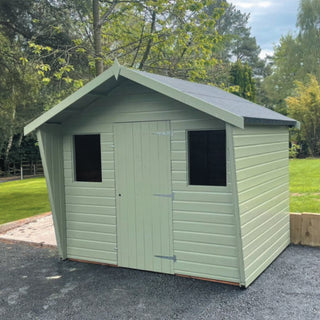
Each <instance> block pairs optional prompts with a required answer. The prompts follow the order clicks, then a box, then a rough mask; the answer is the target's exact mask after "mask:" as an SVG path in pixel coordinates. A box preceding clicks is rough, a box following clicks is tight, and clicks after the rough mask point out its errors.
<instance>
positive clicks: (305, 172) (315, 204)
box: [290, 158, 320, 213]
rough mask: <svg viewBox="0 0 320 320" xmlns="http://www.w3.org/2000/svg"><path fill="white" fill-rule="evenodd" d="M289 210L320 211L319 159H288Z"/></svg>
mask: <svg viewBox="0 0 320 320" xmlns="http://www.w3.org/2000/svg"><path fill="white" fill-rule="evenodd" d="M290 211H291V212H316V213H320V159H311V158H310V159H294V160H290Z"/></svg>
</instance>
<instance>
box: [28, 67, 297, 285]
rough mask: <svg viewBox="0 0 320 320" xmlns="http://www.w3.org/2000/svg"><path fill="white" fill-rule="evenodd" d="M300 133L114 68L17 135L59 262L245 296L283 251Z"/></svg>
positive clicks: (230, 100)
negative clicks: (39, 179) (32, 139)
mask: <svg viewBox="0 0 320 320" xmlns="http://www.w3.org/2000/svg"><path fill="white" fill-rule="evenodd" d="M298 125H299V124H298V122H296V121H295V120H293V119H290V118H288V117H285V116H283V115H280V114H278V113H276V112H273V111H271V110H269V109H266V108H263V107H261V106H259V105H256V104H254V103H251V102H249V101H247V100H244V99H242V98H240V97H237V96H235V95H232V94H230V93H228V92H225V91H223V90H220V89H218V88H216V87H213V86H208V85H203V84H198V83H192V82H188V81H184V80H179V79H174V78H169V77H166V76H160V75H156V74H151V73H146V72H142V71H137V70H133V69H129V68H126V67H124V66H121V65H119V64H118V63H117V62H115V63H114V65H113V66H112V67H111V68H110V69H108V70H106V71H105V72H104V73H102V74H101V75H99V76H98V77H97V78H95V79H94V80H92V81H91V82H89V83H88V84H86V85H85V86H84V87H83V88H81V89H79V90H78V91H77V92H75V93H74V94H72V95H71V96H69V97H68V98H66V99H65V100H63V101H62V102H61V103H59V104H58V105H56V106H55V107H53V108H52V109H50V110H49V111H47V112H46V113H44V114H42V115H41V116H40V117H38V118H37V119H35V120H34V121H32V122H31V123H30V124H28V125H27V126H26V127H25V134H28V133H30V132H32V131H34V130H36V133H37V137H38V142H39V146H40V152H41V157H42V161H43V167H44V171H45V176H46V181H47V186H48V191H49V198H50V203H51V208H52V213H53V220H54V226H55V232H56V238H57V243H58V249H59V254H60V257H61V258H62V259H76V260H81V261H90V262H97V263H104V264H110V265H117V266H119V267H126V268H134V269H141V270H148V271H154V272H163V273H168V274H176V275H183V276H190V277H195V278H203V279H207V280H213V281H220V282H227V283H231V284H237V285H240V286H245V287H247V286H248V285H250V283H252V281H254V280H255V279H256V278H257V277H258V276H259V275H260V274H261V273H262V272H263V271H264V270H265V269H266V268H267V267H268V265H270V263H271V262H272V261H273V260H274V259H275V258H276V257H277V256H278V255H279V254H280V253H281V252H282V251H283V250H284V249H285V248H286V246H287V245H288V244H289V175H288V163H289V161H288V129H289V127H292V126H298Z"/></svg>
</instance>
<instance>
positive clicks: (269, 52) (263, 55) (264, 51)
mask: <svg viewBox="0 0 320 320" xmlns="http://www.w3.org/2000/svg"><path fill="white" fill-rule="evenodd" d="M272 55H273V50H269V49H262V50H261V52H260V54H259V57H260V59H264V58H266V57H267V56H272Z"/></svg>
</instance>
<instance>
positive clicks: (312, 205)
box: [0, 159, 320, 224]
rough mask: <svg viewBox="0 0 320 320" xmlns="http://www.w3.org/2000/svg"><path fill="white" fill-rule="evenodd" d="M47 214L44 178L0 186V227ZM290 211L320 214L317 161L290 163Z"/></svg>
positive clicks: (295, 160)
mask: <svg viewBox="0 0 320 320" xmlns="http://www.w3.org/2000/svg"><path fill="white" fill-rule="evenodd" d="M50 210H51V209H50V204H49V200H48V192H47V187H46V182H45V179H44V178H34V179H26V180H22V181H20V180H19V181H12V182H5V183H1V184H0V224H2V223H6V222H9V221H14V220H18V219H23V218H27V217H31V216H33V215H36V214H40V213H44V212H48V211H50ZM290 211H291V212H317V213H320V159H294V160H290Z"/></svg>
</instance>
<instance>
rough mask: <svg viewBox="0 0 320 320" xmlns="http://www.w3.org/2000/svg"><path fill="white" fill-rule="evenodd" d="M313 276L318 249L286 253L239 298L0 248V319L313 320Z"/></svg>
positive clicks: (189, 283) (208, 286)
mask: <svg viewBox="0 0 320 320" xmlns="http://www.w3.org/2000/svg"><path fill="white" fill-rule="evenodd" d="M319 270H320V249H319V248H309V247H301V246H290V247H289V248H288V249H287V250H286V251H285V252H284V253H282V255H281V256H280V257H279V258H278V259H277V260H276V261H275V262H274V263H273V264H272V265H271V266H270V267H269V268H268V269H267V270H266V271H265V272H264V273H263V274H262V275H261V276H260V277H259V278H258V279H257V280H256V281H255V282H254V283H253V284H252V285H251V286H250V287H249V288H248V289H246V290H241V289H240V288H237V287H231V286H227V285H222V284H216V283H211V282H205V281H200V280H193V279H186V278H179V277H176V276H171V275H165V274H157V273H151V272H144V271H137V270H130V269H121V268H112V267H106V266H100V265H94V264H85V263H78V262H72V261H60V260H59V259H58V256H57V252H56V250H55V249H48V248H35V247H32V246H28V245H23V244H6V243H1V242H0V319H6V320H11V319H15V320H16V319H23V320H24V319H50V320H51V319H59V320H61V319H68V320H70V319H139V320H142V319H219V320H221V319H320V304H319V301H320V277H319Z"/></svg>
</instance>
